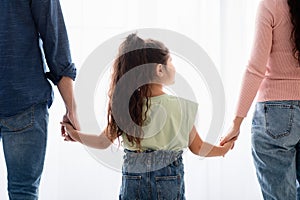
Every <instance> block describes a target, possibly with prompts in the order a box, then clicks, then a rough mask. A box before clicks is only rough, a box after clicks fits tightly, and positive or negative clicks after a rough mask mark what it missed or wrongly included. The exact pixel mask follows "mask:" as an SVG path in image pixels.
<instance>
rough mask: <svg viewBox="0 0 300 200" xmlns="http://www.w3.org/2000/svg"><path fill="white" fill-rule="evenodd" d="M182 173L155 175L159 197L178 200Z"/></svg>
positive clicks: (163, 199) (162, 199)
mask: <svg viewBox="0 0 300 200" xmlns="http://www.w3.org/2000/svg"><path fill="white" fill-rule="evenodd" d="M180 179H181V178H180V175H177V176H157V177H155V181H156V189H157V199H158V200H177V199H179V197H180Z"/></svg>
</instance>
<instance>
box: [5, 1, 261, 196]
mask: <svg viewBox="0 0 300 200" xmlns="http://www.w3.org/2000/svg"><path fill="white" fill-rule="evenodd" d="M257 2H258V0H243V1H240V0H189V1H181V0H163V1H162V0H160V1H158V0H151V1H150V0H109V1H108V0H106V1H104V0H61V4H62V8H63V12H64V16H65V21H66V25H67V28H68V33H69V39H70V43H71V50H72V56H73V60H74V62H75V63H76V66H77V68H78V69H80V67H81V65H82V64H83V62H84V60H85V59H86V58H87V56H88V55H89V54H90V53H91V52H92V51H93V50H94V49H95V48H96V47H97V46H98V45H100V44H101V43H102V42H103V41H105V40H107V39H109V38H110V37H112V36H115V35H117V34H120V33H122V32H124V31H129V30H136V29H138V28H166V29H170V30H173V31H176V32H178V33H181V34H184V35H186V36H187V37H189V38H191V39H193V40H194V41H195V42H197V43H198V44H199V45H201V46H202V47H203V48H204V49H205V50H206V51H207V53H208V54H209V56H210V57H211V58H212V59H213V61H214V63H215V64H216V67H217V68H218V70H219V73H220V75H221V77H222V80H223V84H224V87H225V93H226V113H227V114H226V121H225V126H224V127H225V128H224V130H223V133H225V132H226V130H227V129H228V127H229V125H230V120H231V118H232V117H233V114H234V109H235V102H236V100H237V96H238V90H239V83H240V81H241V77H242V73H243V71H244V69H245V67H246V64H247V60H248V56H249V51H250V47H251V43H252V36H253V35H252V34H253V28H254V19H255V17H254V16H255V12H256V6H257ZM154 39H155V38H154ZM180 63H181V61H180V60H179V59H177V60H176V59H175V61H174V64H175V66H176V67H177V68H178V69H180V67H182V65H180ZM79 73H80V70H79ZM195 87H196V86H195ZM101 88H102V87H101V86H99V90H101ZM103 88H105V86H103ZM55 92H56V99H55V102H54V104H53V106H52V108H51V109H50V122H49V141H48V149H47V157H46V162H45V170H44V173H43V177H42V183H41V187H40V199H41V200H53V199H57V200H82V199H88V200H94V199H117V197H118V192H119V187H120V184H121V174H120V172H118V171H116V170H112V169H110V168H108V167H106V166H105V165H103V164H101V163H100V162H98V161H97V160H96V159H94V158H93V156H92V155H91V153H89V152H88V151H87V150H86V149H85V148H84V147H83V146H81V145H79V144H76V143H67V142H64V141H63V139H62V138H61V137H60V125H59V122H60V120H61V118H62V115H63V113H64V106H63V103H62V100H61V98H60V96H59V94H58V92H57V90H56V91H55ZM95 98H101V96H100V97H99V96H96V97H95ZM102 98H105V97H104V96H103V97H102ZM95 102H96V103H95V104H97V99H96V100H95ZM203 102H204V103H203ZM206 103H208V104H209V98H206V97H203V100H202V104H201V105H200V107H199V125H198V126H199V133H200V134H201V136H202V137H203V138H205V137H206V134H207V128H208V127H209V123H210V121H209V119H206V116H207V115H210V113H208V112H210V110H209V109H206V108H205V104H206ZM203 104H204V105H203ZM96 106H97V105H96ZM95 112H96V113H99V112H102V111H99V110H97V111H95ZM103 112H104V111H103ZM102 114H103V113H102ZM248 116H249V117H248V118H247V119H246V120H245V122H244V124H243V126H242V130H241V136H240V138H239V140H238V141H237V142H236V144H235V148H234V150H233V151H231V152H230V153H229V154H228V155H226V157H225V158H207V159H200V158H197V157H196V156H194V155H192V154H191V153H189V152H188V153H185V154H184V162H185V179H186V196H187V199H191V200H198V199H205V200H221V199H222V200H240V199H243V200H259V199H262V197H261V194H260V190H259V186H258V182H257V180H256V177H255V170H254V166H253V163H252V158H251V144H250V124H251V116H252V112H251V111H250V112H249V114H248ZM100 120H104V119H101V117H99V121H100ZM100 123H101V122H100ZM99 131H100V130H99ZM0 153H1V154H3V152H2V150H1V151H0ZM0 156H1V157H0V158H1V159H0V171H1V173H0V185H1V187H0V199H3V200H6V199H8V198H7V194H6V190H5V189H6V186H5V185H6V179H5V178H6V174H5V165H4V161H3V155H0Z"/></svg>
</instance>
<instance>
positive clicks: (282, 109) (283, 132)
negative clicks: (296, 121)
mask: <svg viewBox="0 0 300 200" xmlns="http://www.w3.org/2000/svg"><path fill="white" fill-rule="evenodd" d="M293 110H294V109H293V106H292V105H284V104H265V119H266V133H267V134H268V135H270V136H271V137H272V138H274V139H278V138H281V137H284V136H288V135H289V134H290V132H291V129H292V125H293V116H294V112H293Z"/></svg>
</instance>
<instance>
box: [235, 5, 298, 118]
mask: <svg viewBox="0 0 300 200" xmlns="http://www.w3.org/2000/svg"><path fill="white" fill-rule="evenodd" d="M299 12H300V11H299ZM292 27H293V26H292V24H291V20H290V13H289V6H288V4H287V0H262V1H261V2H260V4H259V7H258V11H257V18H256V31H255V38H254V44H253V47H252V53H251V57H250V60H249V64H248V66H247V69H246V71H245V74H244V78H243V82H242V87H241V93H240V97H239V101H238V106H237V111H236V115H237V116H240V117H246V115H247V113H248V111H249V108H250V106H251V104H252V102H253V100H254V98H255V96H256V94H257V92H258V97H257V101H258V102H263V101H274V100H300V67H299V64H298V62H297V60H296V59H295V58H294V54H293V48H294V42H293V41H291V39H290V36H291V31H292Z"/></svg>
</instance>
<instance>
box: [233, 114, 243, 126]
mask: <svg viewBox="0 0 300 200" xmlns="http://www.w3.org/2000/svg"><path fill="white" fill-rule="evenodd" d="M243 120H244V117H239V116H236V117H235V118H234V120H233V126H234V127H235V128H239V127H240V126H241V124H242V122H243Z"/></svg>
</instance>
